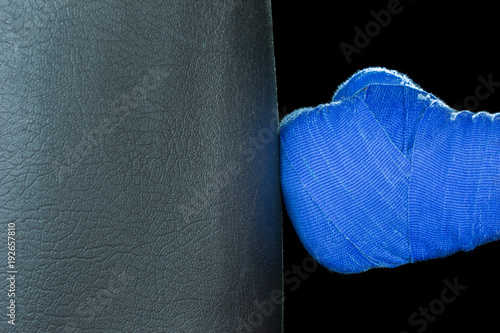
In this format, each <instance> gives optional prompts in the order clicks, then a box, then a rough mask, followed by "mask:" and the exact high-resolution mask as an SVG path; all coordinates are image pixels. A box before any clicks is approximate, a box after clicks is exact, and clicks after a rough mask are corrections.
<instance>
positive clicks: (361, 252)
mask: <svg viewBox="0 0 500 333" xmlns="http://www.w3.org/2000/svg"><path fill="white" fill-rule="evenodd" d="M292 129H293V128H292ZM293 130H294V129H293ZM281 141H282V147H283V152H284V153H285V155H286V157H287V159H288V161H289V162H290V165H291V167H292V169H293V171H294V172H295V174H296V175H297V178H298V179H299V181H300V184H301V185H302V187H303V188H304V190H305V191H306V193H307V195H308V196H309V197H310V198H311V200H312V201H313V202H314V203H315V204H316V206H317V207H318V209H320V211H321V212H322V213H323V214H324V215H325V217H326V218H327V220H328V221H329V222H330V227H331V225H333V226H334V227H335V229H336V230H337V231H338V232H339V233H340V234H341V235H342V236H344V238H345V239H346V240H347V241H348V242H349V243H351V244H352V245H353V246H354V248H355V249H356V250H358V251H359V253H360V254H361V255H362V256H363V257H365V258H366V259H367V260H368V261H370V262H371V263H372V264H374V265H375V266H377V267H383V265H382V264H381V263H380V262H378V261H377V260H375V259H374V258H372V257H370V256H368V255H367V254H366V253H364V252H363V251H362V250H361V249H360V248H359V247H358V245H357V244H355V243H354V242H353V241H352V240H351V239H350V238H349V237H348V236H347V235H345V234H344V233H343V232H342V231H341V230H340V229H339V228H338V226H337V225H336V223H335V222H333V221H331V219H330V217H329V216H328V214H326V212H325V211H324V210H323V208H322V207H321V206H320V205H319V203H318V202H316V200H315V199H314V197H313V196H312V195H311V193H310V191H309V189H308V187H307V186H306V185H305V184H304V181H303V180H302V177H301V175H300V174H299V173H298V172H297V169H296V167H295V166H294V164H293V162H292V159H291V158H290V157H289V156H288V152H287V149H286V147H285V142H284V141H285V140H281ZM300 159H301V160H302V161H303V163H304V164H305V165H306V166H307V169H308V172H309V173H310V174H311V176H312V177H314V178H315V179H316V176H315V175H314V174H313V173H311V171H310V167H309V165H308V164H307V163H306V162H305V160H304V158H303V157H302V156H300ZM318 183H319V182H318ZM335 215H336V217H337V218H338V216H337V214H335ZM339 220H340V219H339ZM349 256H350V257H351V258H352V256H351V255H350V254H349Z"/></svg>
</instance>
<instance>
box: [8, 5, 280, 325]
mask: <svg viewBox="0 0 500 333" xmlns="http://www.w3.org/2000/svg"><path fill="white" fill-rule="evenodd" d="M0 52H1V53H0V122H1V123H0V221H1V224H0V226H1V229H0V239H1V251H0V254H1V255H0V260H1V267H2V268H1V271H0V281H3V282H2V290H3V291H4V292H2V293H1V296H0V305H1V309H2V310H1V311H2V318H3V320H2V322H1V323H0V324H1V326H2V327H1V328H0V331H1V332H9V331H13V332H14V331H16V332H26V333H31V332H64V333H67V332H117V333H123V332H175V333H177V332H269V333H271V332H272V333H278V332H280V331H281V317H282V316H281V307H282V305H281V303H282V301H283V300H282V298H281V295H282V293H281V292H282V283H281V282H282V274H281V272H282V258H281V254H282V247H281V207H280V205H281V199H280V192H279V179H278V177H279V171H278V165H279V163H278V138H277V125H278V119H277V118H278V116H277V103H276V89H275V73H274V58H273V47H272V25H271V9H270V1H269V0H267V1H266V0H265V1H261V0H245V1H242V0H210V1H208V0H207V1H198V0H196V1H195V0H190V1H188V0H147V1H137V0H134V1H128V0H113V1H111V0H95V1H86V0H82V1H73V0H56V1H45V0H16V1H13V0H12V1H10V0H5V1H1V2H0Z"/></svg>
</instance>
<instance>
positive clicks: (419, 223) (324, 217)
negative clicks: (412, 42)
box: [280, 68, 500, 273]
mask: <svg viewBox="0 0 500 333" xmlns="http://www.w3.org/2000/svg"><path fill="white" fill-rule="evenodd" d="M280 137H281V184H282V190H283V196H284V201H285V206H286V209H287V212H288V214H289V216H290V219H291V221H292V223H293V225H294V228H295V230H296V232H297V234H298V236H299V238H300V240H301V241H302V243H303V244H304V246H305V248H306V250H307V251H308V252H309V253H310V254H311V255H312V256H313V257H314V258H315V259H316V260H317V261H318V262H319V263H321V264H322V265H324V266H325V267H327V268H328V269H330V270H333V271H337V272H341V273H357V272H363V271H366V270H368V269H371V268H376V267H396V266H399V265H403V264H407V263H410V262H415V261H420V260H426V259H432V258H439V257H444V256H447V255H450V254H452V253H455V252H457V251H469V250H471V249H474V248H475V247H477V246H479V245H481V244H484V243H487V242H490V241H493V240H497V239H499V238H500V113H499V114H494V115H493V114H489V113H487V112H479V113H477V114H474V113H471V112H469V111H461V112H458V111H456V110H453V109H452V108H450V107H448V106H447V105H446V104H445V103H444V102H442V101H441V100H440V99H438V98H437V97H435V96H434V95H432V94H430V93H427V92H426V91H424V90H422V88H420V87H419V86H418V85H416V84H415V83H413V82H412V81H411V80H410V79H409V78H408V77H407V76H405V75H403V74H401V73H398V72H396V71H390V70H387V69H384V68H368V69H365V70H362V71H359V72H358V73H356V74H355V75H353V76H352V77H351V78H350V79H349V80H347V81H346V82H345V83H343V84H342V85H341V86H340V87H339V88H338V90H337V92H336V93H335V95H334V97H333V100H332V102H331V103H328V104H323V105H319V106H317V107H310V108H302V109H298V110H296V111H294V112H292V113H291V114H289V115H288V116H287V117H285V119H283V121H282V123H281V125H280Z"/></svg>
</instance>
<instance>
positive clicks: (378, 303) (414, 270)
mask: <svg viewBox="0 0 500 333" xmlns="http://www.w3.org/2000/svg"><path fill="white" fill-rule="evenodd" d="M388 3H389V1H352V2H349V1H342V2H333V1H332V2H329V1H308V2H303V1H299V2H291V1H277V0H274V1H273V2H272V10H273V29H274V42H275V55H276V70H277V83H278V102H279V110H280V117H281V118H282V117H283V116H284V115H285V114H287V113H290V112H292V111H293V110H295V109H297V108H299V107H304V106H315V105H318V104H321V103H327V102H329V101H330V99H331V97H332V96H333V93H334V92H335V89H336V88H337V86H338V85H339V84H340V83H342V82H343V81H345V80H346V79H347V78H348V77H349V76H350V75H352V74H353V73H355V72H356V71H357V70H359V69H362V68H365V67H368V66H383V67H387V68H389V69H395V70H398V71H400V72H402V73H405V74H407V75H408V76H409V77H410V78H411V79H412V80H413V81H414V82H416V83H417V84H419V85H420V86H421V87H422V88H423V89H425V90H427V91H429V92H431V93H433V94H434V95H436V96H438V97H439V98H441V99H442V100H443V101H445V102H446V103H448V104H449V105H450V106H456V105H458V104H463V101H464V100H465V99H466V98H467V97H468V96H474V95H475V90H476V87H477V86H478V84H480V82H479V81H478V76H480V75H481V76H483V77H485V78H487V77H488V75H490V74H491V75H492V78H493V80H494V81H497V82H499V81H500V64H499V60H500V52H499V50H498V46H499V43H500V38H499V30H500V14H499V12H498V10H497V9H496V6H495V2H481V1H471V2H466V3H463V2H462V3H459V2H453V3H452V2H450V3H447V4H446V3H442V2H440V3H437V2H432V1H422V0H413V1H409V0H406V1H401V2H400V3H401V6H402V10H401V12H400V13H399V14H395V15H392V16H391V22H390V23H389V24H388V25H387V26H386V27H382V28H381V31H380V33H378V34H377V35H376V36H374V37H372V38H371V40H370V43H369V44H368V45H367V46H366V47H364V48H362V49H360V53H359V54H353V55H352V61H351V62H350V63H348V62H347V61H346V58H345V57H344V55H343V53H342V51H341V49H340V47H339V45H340V43H341V42H346V43H349V44H351V45H354V36H355V31H354V27H356V26H357V27H359V28H360V29H362V30H364V28H365V26H366V24H367V23H368V22H370V21H373V20H374V19H373V17H372V15H371V14H370V12H371V11H372V10H374V11H376V12H378V11H380V10H382V9H386V8H387V6H388ZM469 100H470V99H469ZM472 106H473V105H472ZM456 108H458V107H456ZM463 108H464V109H465V108H466V107H463ZM481 110H487V111H489V112H492V113H495V112H498V111H500V88H499V90H498V91H497V92H494V93H492V94H491V96H490V97H489V98H488V99H486V100H483V101H480V103H479V105H478V109H477V110H476V111H481ZM499 200H500V198H499ZM283 214H284V221H283V222H284V257H285V259H284V260H285V261H284V271H285V272H287V271H288V272H290V273H288V274H287V279H285V297H286V301H285V312H284V323H285V333H292V332H378V331H379V332H389V333H390V332H396V333H401V332H405V331H406V332H408V333H413V332H419V330H418V329H420V332H428V333H431V332H469V331H472V330H473V331H474V332H498V331H500V328H499V325H498V318H499V317H500V305H499V301H498V298H499V296H500V286H499V283H498V282H499V281H500V273H499V270H498V269H497V268H498V266H499V258H500V243H499V242H494V243H490V244H487V245H483V246H481V247H479V248H477V249H476V250H474V251H471V252H468V253H463V252H461V253H457V254H455V255H452V256H450V257H448V258H445V259H437V260H429V261H425V262H419V263H415V264H409V265H405V266H401V267H398V268H394V269H376V270H371V271H368V272H365V273H362V274H357V275H341V274H337V273H333V272H329V271H328V270H326V269H325V268H323V267H318V268H317V269H316V270H314V271H313V272H312V273H310V274H308V275H307V278H305V276H306V275H303V276H302V277H301V278H299V275H298V274H297V273H294V272H293V266H294V265H296V266H299V267H300V266H301V265H302V263H303V260H304V259H305V258H307V257H308V256H309V255H308V253H307V252H306V251H305V249H304V248H303V246H302V244H301V243H300V241H299V239H298V237H297V235H296V234H295V231H294V229H293V226H292V224H291V222H290V220H289V218H288V216H287V215H286V210H285V209H284V213H283ZM499 223H500V217H499ZM455 278H456V279H458V282H459V283H460V284H462V285H466V286H467V289H466V290H465V291H463V292H462V294H461V295H460V296H459V297H458V298H457V299H456V300H455V301H454V302H453V303H451V304H448V305H446V307H445V310H444V312H443V313H442V314H440V315H439V316H437V318H436V319H435V321H433V322H428V325H427V327H425V329H424V330H422V329H423V328H424V327H423V326H422V325H418V326H414V325H413V326H412V325H411V324H410V323H409V317H410V315H411V314H412V313H414V312H418V311H419V308H420V307H428V305H429V303H430V302H431V301H433V300H434V299H439V298H440V295H441V291H442V290H443V289H444V288H445V285H444V283H443V281H444V280H445V279H448V280H449V281H453V280H454V279H455ZM299 283H300V284H299Z"/></svg>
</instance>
